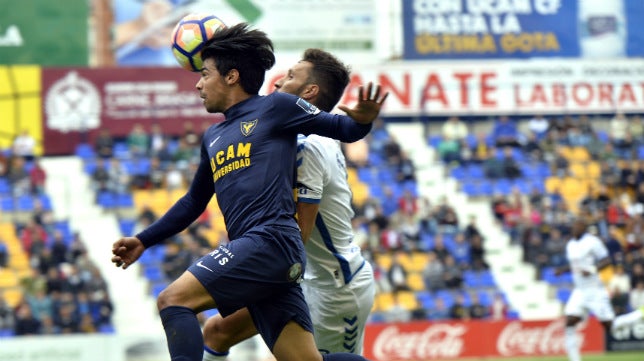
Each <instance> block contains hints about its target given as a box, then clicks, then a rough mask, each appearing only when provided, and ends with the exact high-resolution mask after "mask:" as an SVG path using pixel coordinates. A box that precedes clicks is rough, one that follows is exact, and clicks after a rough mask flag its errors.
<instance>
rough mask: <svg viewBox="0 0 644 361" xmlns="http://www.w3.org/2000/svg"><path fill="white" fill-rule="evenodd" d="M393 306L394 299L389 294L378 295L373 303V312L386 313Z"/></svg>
mask: <svg viewBox="0 0 644 361" xmlns="http://www.w3.org/2000/svg"><path fill="white" fill-rule="evenodd" d="M393 305H394V297H393V295H392V294H391V293H389V292H383V293H378V294H377V295H376V299H375V300H374V302H373V309H372V310H373V311H386V310H388V309H390V308H391V307H392V306H393Z"/></svg>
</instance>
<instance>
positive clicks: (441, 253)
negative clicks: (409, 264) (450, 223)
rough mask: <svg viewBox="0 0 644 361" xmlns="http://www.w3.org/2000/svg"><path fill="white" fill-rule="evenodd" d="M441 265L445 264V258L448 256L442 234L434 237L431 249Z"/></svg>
mask: <svg viewBox="0 0 644 361" xmlns="http://www.w3.org/2000/svg"><path fill="white" fill-rule="evenodd" d="M431 251H432V252H434V254H436V257H437V258H438V260H439V261H440V262H441V263H445V258H447V256H449V250H448V249H447V247H445V238H444V236H443V234H441V233H437V234H436V235H435V236H434V246H433V247H432V249H431Z"/></svg>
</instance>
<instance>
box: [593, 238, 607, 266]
mask: <svg viewBox="0 0 644 361" xmlns="http://www.w3.org/2000/svg"><path fill="white" fill-rule="evenodd" d="M593 241H594V242H593V248H592V252H593V256H594V257H595V260H596V261H599V260H602V259H604V258H606V257H608V249H607V248H606V246H605V245H604V242H602V240H601V239H599V238H597V237H595V236H593Z"/></svg>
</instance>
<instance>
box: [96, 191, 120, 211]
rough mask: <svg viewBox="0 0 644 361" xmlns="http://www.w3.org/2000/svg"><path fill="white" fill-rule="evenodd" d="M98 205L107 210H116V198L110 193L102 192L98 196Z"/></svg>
mask: <svg viewBox="0 0 644 361" xmlns="http://www.w3.org/2000/svg"><path fill="white" fill-rule="evenodd" d="M96 201H97V203H98V204H99V205H100V206H101V207H103V208H107V209H111V208H115V207H116V205H117V202H116V196H115V195H114V194H112V193H110V192H100V193H98V195H97V196H96Z"/></svg>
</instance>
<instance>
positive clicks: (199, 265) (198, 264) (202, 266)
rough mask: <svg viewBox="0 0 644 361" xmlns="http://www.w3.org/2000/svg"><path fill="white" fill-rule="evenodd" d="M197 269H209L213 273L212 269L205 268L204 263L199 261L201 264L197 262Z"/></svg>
mask: <svg viewBox="0 0 644 361" xmlns="http://www.w3.org/2000/svg"><path fill="white" fill-rule="evenodd" d="M197 267H201V268H205V269H207V270H208V271H210V272H212V270H211V269H210V268H208V267H206V266H204V265H203V261H199V262H197Z"/></svg>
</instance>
